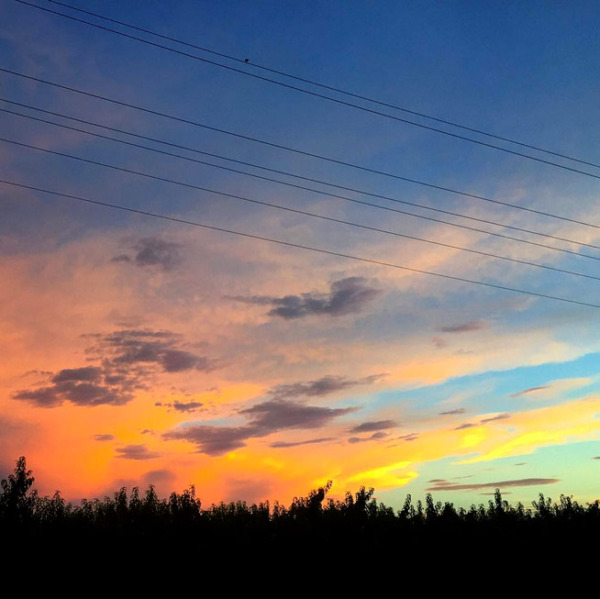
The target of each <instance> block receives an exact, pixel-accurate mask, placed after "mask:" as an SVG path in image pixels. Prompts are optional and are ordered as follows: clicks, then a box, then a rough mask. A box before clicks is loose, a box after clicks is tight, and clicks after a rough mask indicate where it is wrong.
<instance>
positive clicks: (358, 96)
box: [47, 0, 600, 168]
mask: <svg viewBox="0 0 600 599" xmlns="http://www.w3.org/2000/svg"><path fill="white" fill-rule="evenodd" d="M47 1H48V2H51V3H52V4H58V5H60V6H64V7H65V8H69V9H71V10H74V11H77V12H80V13H84V14H87V15H90V16H93V17H97V18H98V19H103V20H105V21H109V22H111V23H115V24H117V25H122V26H123V27H129V28H130V29H134V30H135V31H141V32H142V33H147V34H150V35H153V36H155V37H158V38H160V39H164V40H168V41H171V42H176V43H178V44H181V45H182V46H187V47H188V48H194V49H195V50H200V51H201V52H206V53H208V54H212V55H214V56H220V57H221V58H226V59H228V60H231V61H234V62H237V63H239V64H245V65H250V66H251V67H253V68H256V69H260V70H261V71H265V72H268V73H273V74H275V75H282V76H284V77H288V78H289V79H294V80H296V81H301V82H302V83H308V84H310V85H314V86H315V87H320V88H322V89H327V90H329V91H334V92H337V93H340V94H343V95H345V96H349V97H352V98H356V99H359V100H366V101H367V102H371V103H373V104H377V105H379V106H385V107H386V108H393V109H394V110H399V111H401V112H405V113H407V114H412V115H415V116H418V117H421V118H424V119H428V120H431V121H435V122H437V123H443V124H444V125H451V126H452V127H456V128H457V129H463V130H465V131H471V132H472V133H479V134H480V135H485V136H486V137H490V138H492V139H497V140H499V141H506V142H509V143H512V144H515V145H518V146H521V147H524V148H529V149H530V150H536V151H538V152H543V153H544V154H549V155H551V156H556V157H558V158H564V159H566V160H572V161H573V162H579V163H580V164H585V165H587V166H593V167H596V168H600V164H596V163H594V162H588V161H586V160H582V159H581V158H576V157H574V156H569V155H567V154H561V153H559V152H554V151H552V150H548V149H545V148H540V147H539V146H534V145H531V144H527V143H524V142H521V141H517V140H515V139H511V138H509V137H502V136H501V135H496V134H494V133H490V132H488V131H484V130H482V129H476V128H474V127H468V126H466V125H461V124H459V123H456V122H453V121H448V120H446V119H442V118H439V117H435V116H431V115H428V114H425V113H423V112H418V111H416V110H410V109H408V108H404V107H402V106H398V105H396V104H390V103H388V102H383V101H381V100H377V99H375V98H370V97H368V96H364V95H361V94H356V93H353V92H349V91H347V90H344V89H341V88H339V87H334V86H331V85H326V84H324V83H319V82H317V81H313V80H311V79H307V78H305V77H299V76H298V75H292V74H291V73H287V72H285V71H281V70H277V69H274V68H270V67H267V66H264V65H260V64H258V63H256V62H254V61H252V62H249V61H247V60H245V59H241V58H236V57H235V56H231V55H229V54H225V53H223V52H217V51H215V50H211V49H209V48H204V47H202V46H198V45H196V44H191V43H189V42H185V41H183V40H181V39H178V38H175V37H170V36H168V35H163V34H161V33H157V32H156V31H151V30H149V29H144V28H143V27H138V26H137V25H132V24H131V23H125V22H124V21H119V20H117V19H111V18H110V17H107V16H105V15H101V14H98V13H95V12H91V11H89V10H83V9H82V8H78V7H76V6H73V5H71V4H67V3H65V2H58V1H57V0H47Z"/></svg>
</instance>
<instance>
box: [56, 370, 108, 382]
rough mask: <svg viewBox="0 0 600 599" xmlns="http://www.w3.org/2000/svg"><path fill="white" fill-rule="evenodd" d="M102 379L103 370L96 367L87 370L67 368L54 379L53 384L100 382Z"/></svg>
mask: <svg viewBox="0 0 600 599" xmlns="http://www.w3.org/2000/svg"><path fill="white" fill-rule="evenodd" d="M101 378H102V369H101V368H97V367H94V366H86V367H85V368H65V369H64V370H61V371H59V372H58V374H55V375H54V377H53V378H52V382H53V383H66V382H80V381H88V382H89V381H93V382H96V381H99V380H100V379H101Z"/></svg>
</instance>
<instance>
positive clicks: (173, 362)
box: [160, 349, 210, 372]
mask: <svg viewBox="0 0 600 599" xmlns="http://www.w3.org/2000/svg"><path fill="white" fill-rule="evenodd" d="M160 363H161V364H162V367H163V368H164V369H165V372H182V371H184V370H191V369H192V368H195V369H196V370H203V371H205V372H206V371H208V370H209V369H210V366H209V363H208V360H207V359H206V358H204V357H199V356H196V355H194V354H192V353H191V352H188V351H182V350H179V349H167V350H165V351H164V352H163V353H162V354H161V356H160Z"/></svg>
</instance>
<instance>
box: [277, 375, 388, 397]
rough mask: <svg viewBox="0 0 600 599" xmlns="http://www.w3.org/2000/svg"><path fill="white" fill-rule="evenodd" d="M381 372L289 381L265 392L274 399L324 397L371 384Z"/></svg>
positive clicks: (379, 376)
mask: <svg viewBox="0 0 600 599" xmlns="http://www.w3.org/2000/svg"><path fill="white" fill-rule="evenodd" d="M383 376H384V375H383V374H373V375H370V376H366V377H363V378H360V379H348V378H346V377H343V376H332V375H328V376H324V377H321V378H320V379H315V380H313V381H308V382H306V383H303V382H298V383H289V384H286V385H277V386H275V387H272V388H271V389H269V391H268V392H267V393H268V394H269V395H271V396H272V397H274V398H276V399H289V398H295V397H324V396H326V395H330V394H332V393H336V392H338V391H342V390H344V389H349V388H351V387H356V386H359V385H372V384H373V383H376V382H377V381H378V380H380V379H381V378H382V377H383Z"/></svg>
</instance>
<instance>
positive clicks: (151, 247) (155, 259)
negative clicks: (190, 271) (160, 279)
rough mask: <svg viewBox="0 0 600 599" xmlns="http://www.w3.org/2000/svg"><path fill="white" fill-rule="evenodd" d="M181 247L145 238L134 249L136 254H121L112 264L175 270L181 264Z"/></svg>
mask: <svg viewBox="0 0 600 599" xmlns="http://www.w3.org/2000/svg"><path fill="white" fill-rule="evenodd" d="M180 248H181V246H180V245H179V244H177V243H173V242H171V241H165V240H164V239H160V238H158V237H143V238H141V239H140V240H138V241H137V242H136V243H135V244H134V245H133V247H132V249H133V251H134V254H133V255H129V254H119V255H118V256H115V257H114V258H112V259H111V262H128V263H130V264H135V265H136V266H139V267H142V268H143V267H146V266H156V267H158V268H161V269H162V270H166V271H168V270H173V269H174V268H175V267H177V266H178V265H179V264H180V263H181V261H182V260H181V253H180V251H179V250H180Z"/></svg>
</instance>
